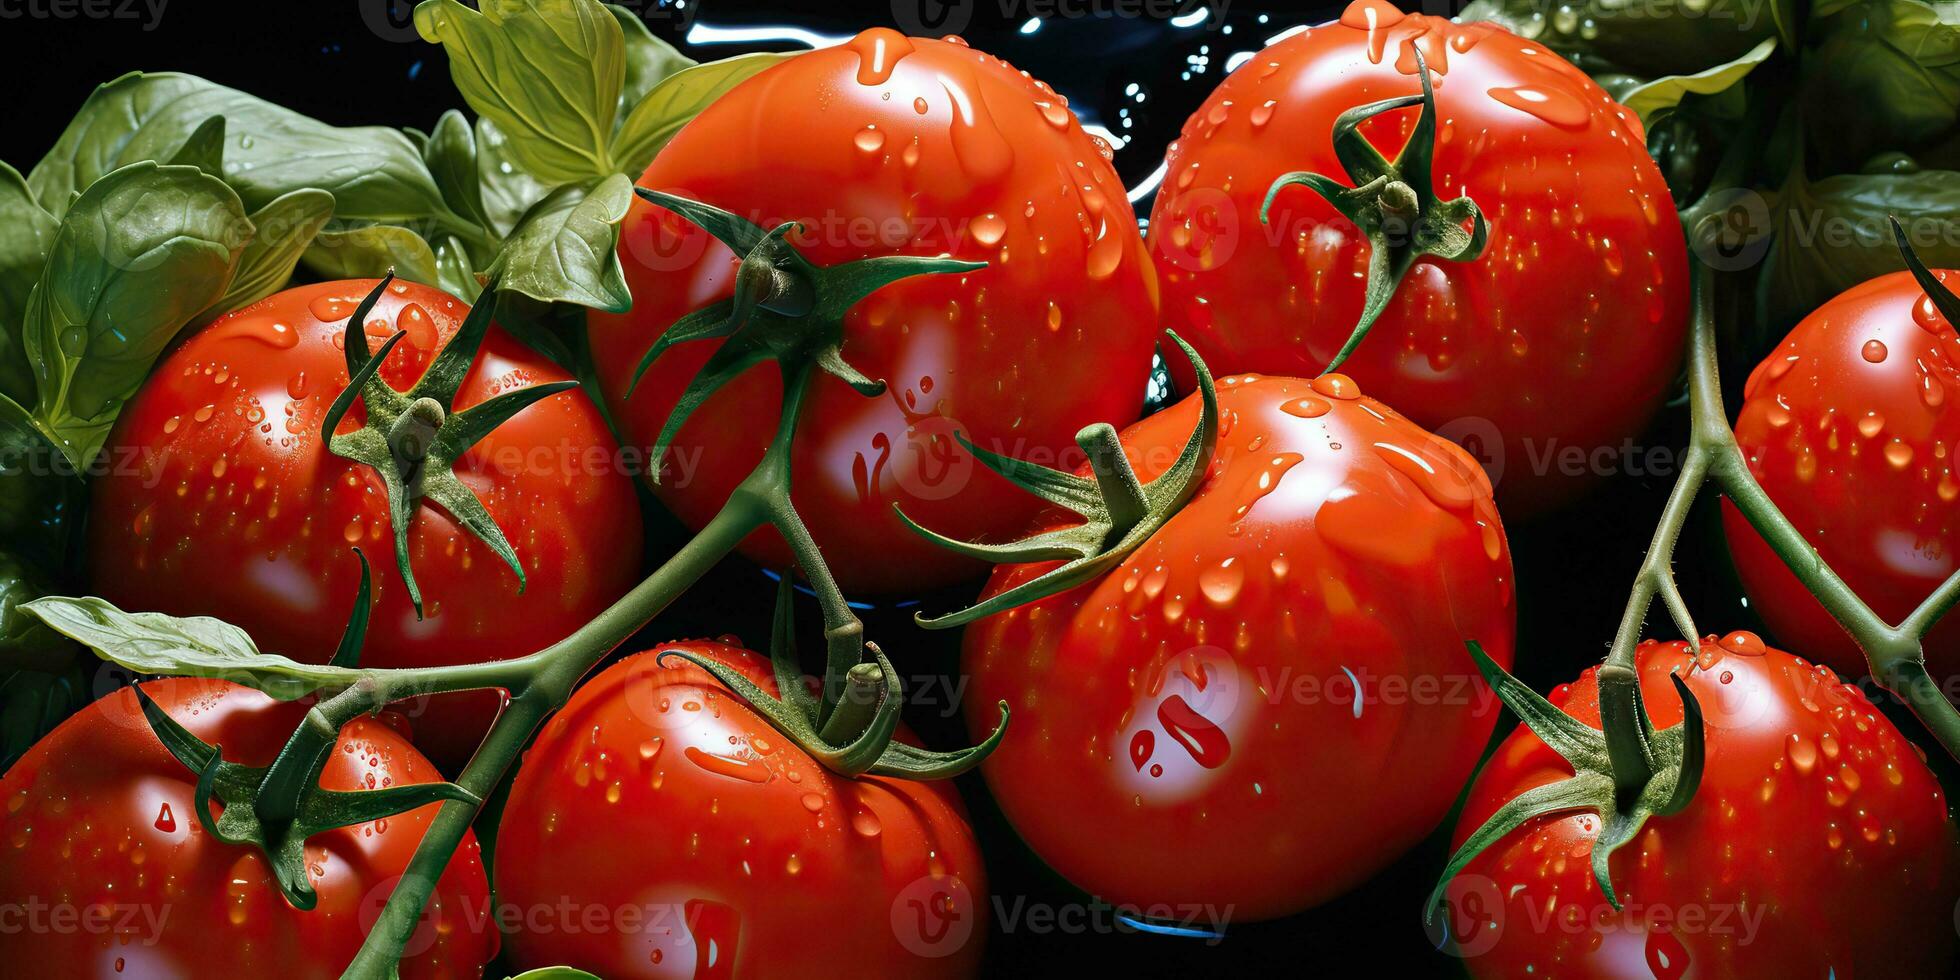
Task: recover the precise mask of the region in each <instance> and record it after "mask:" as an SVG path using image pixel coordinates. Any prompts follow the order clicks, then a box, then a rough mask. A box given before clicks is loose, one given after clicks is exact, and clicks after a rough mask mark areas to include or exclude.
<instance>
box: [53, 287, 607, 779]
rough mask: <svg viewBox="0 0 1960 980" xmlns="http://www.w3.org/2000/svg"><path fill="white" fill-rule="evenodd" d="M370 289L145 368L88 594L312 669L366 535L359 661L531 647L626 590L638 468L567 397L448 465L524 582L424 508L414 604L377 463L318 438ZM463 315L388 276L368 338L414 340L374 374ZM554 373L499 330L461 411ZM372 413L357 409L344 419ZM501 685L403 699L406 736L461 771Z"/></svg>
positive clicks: (413, 368)
mask: <svg viewBox="0 0 1960 980" xmlns="http://www.w3.org/2000/svg"><path fill="white" fill-rule="evenodd" d="M375 285H376V283H375V281H374V280H348V281H342V282H329V283H318V284H314V285H310V286H300V287H296V288H293V289H289V290H287V291H285V292H282V293H279V294H276V295H274V296H271V297H268V298H267V299H265V300H263V301H261V302H259V303H256V304H254V305H252V306H250V307H247V308H245V309H243V310H239V311H237V312H235V313H232V314H230V315H228V316H225V317H223V318H220V319H219V320H217V321H215V322H213V323H212V324H211V325H210V326H208V327H206V328H204V329H203V330H201V331H199V332H197V333H196V334H194V335H192V336H190V337H189V338H188V339H187V340H185V341H183V342H182V343H181V344H180V345H179V346H178V347H177V348H176V349H175V350H174V351H173V352H172V353H171V354H170V355H169V356H168V357H166V358H165V359H164V360H163V361H162V362H161V363H160V364H159V365H158V366H157V368H156V370H155V372H154V373H153V375H152V377H151V378H150V380H149V382H148V383H147V384H145V385H144V386H143V388H142V390H141V391H139V392H138V393H137V395H136V396H135V397H134V398H132V399H131V400H130V401H129V404H128V405H126V406H125V407H124V409H123V411H122V415H121V416H120V418H119V419H118V420H117V423H116V427H115V430H114V432H113V434H112V435H111V436H110V440H109V444H110V445H112V446H117V447H121V448H120V449H119V452H120V454H121V457H122V459H123V460H124V461H125V462H126V463H127V465H126V466H123V467H118V468H117V469H115V470H114V471H113V472H111V473H110V474H109V475H108V476H106V477H103V478H101V479H98V480H97V481H96V482H95V486H94V498H93V501H92V504H91V511H90V515H89V561H90V566H89V567H90V573H91V575H92V578H93V585H94V588H95V590H96V591H97V593H98V594H100V595H102V596H103V597H105V598H107V599H109V600H110V601H112V602H114V603H116V604H117V605H118V606H120V607H122V608H124V609H128V610H132V611H136V610H143V611H155V612H164V613H169V614H171V615H176V616H216V617H218V618H220V619H223V620H225V621H227V622H230V623H232V624H234V625H236V626H239V627H241V628H243V629H244V630H246V631H247V632H248V633H250V634H251V636H252V638H253V640H254V641H255V642H256V643H257V644H258V645H259V647H260V648H261V649H263V650H267V651H271V652H276V653H281V654H284V655H286V656H290V657H294V658H296V659H300V660H306V661H312V662H316V663H317V662H321V661H324V660H326V659H327V658H328V657H329V656H331V655H332V653H333V651H334V648H335V646H336V645H337V644H338V642H339V640H340V635H341V632H342V631H343V629H344V628H345V626H346V622H347V615H348V610H349V609H350V608H351V606H352V603H353V601H354V594H355V590H356V588H357V586H358V583H359V581H360V564H359V562H358V561H356V560H355V558H354V556H353V555H352V554H351V549H353V548H356V547H359V548H361V549H363V550H364V552H365V554H366V555H367V556H368V558H369V560H370V561H371V562H372V563H373V565H374V607H373V620H372V622H371V624H370V625H369V628H368V633H367V643H366V646H365V647H364V648H363V650H362V654H361V663H362V665H363V666H369V667H409V666H428V665H434V664H449V663H466V662H472V661H477V660H485V659H495V658H498V657H512V656H519V655H522V654H526V653H530V652H532V651H534V650H537V649H540V648H542V647H544V646H546V645H548V644H550V643H552V642H555V641H556V640H558V639H560V638H562V637H564V636H565V635H566V634H567V633H570V632H571V631H572V630H573V629H576V628H577V627H578V626H580V625H582V624H583V623H585V622H586V621H587V620H589V619H591V618H592V617H593V616H594V615H596V614H597V613H598V612H599V611H600V610H601V609H604V608H605V607H606V605H607V604H609V603H610V602H611V601H612V600H613V599H614V598H616V597H617V596H618V595H619V594H620V593H622V592H624V591H625V590H626V589H627V588H628V587H629V586H630V585H631V584H632V583H633V581H634V579H635V577H636V575H637V574H638V570H639V559H640V515H639V510H638V505H637V502H636V501H635V499H634V494H633V487H632V484H631V482H630V478H629V477H627V476H626V475H625V474H624V473H623V472H622V471H621V470H620V468H619V467H618V466H617V465H616V464H617V462H618V460H619V459H620V457H619V456H618V455H617V454H616V453H614V452H613V450H614V448H615V447H614V444H613V442H612V438H611V436H610V435H609V434H608V433H607V431H606V427H605V423H604V422H603V420H602V419H601V418H600V416H599V412H598V409H597V407H596V406H594V405H593V404H592V403H591V402H590V401H589V400H587V399H585V397H584V396H583V395H581V394H579V393H577V392H566V393H561V394H558V395H554V396H552V397H550V398H547V399H545V400H544V401H542V402H539V403H538V404H535V405H532V406H530V407H529V408H527V409H525V410H524V411H521V412H519V413H518V414H517V415H516V416H514V417H513V418H511V419H510V420H508V421H506V422H505V423H504V424H503V425H502V426H500V427H498V428H497V429H496V430H495V431H493V432H492V433H491V434H490V435H489V436H488V437H486V438H484V439H483V440H482V441H481V442H479V443H477V444H476V445H475V446H474V447H473V448H472V449H470V450H469V451H468V452H467V453H465V454H464V456H463V457H462V459H461V461H460V462H459V463H458V464H457V467H456V475H457V476H458V477H459V478H460V479H461V480H462V481H463V482H464V483H465V484H466V485H468V486H469V488H470V489H471V490H473V491H474V492H475V493H476V494H477V496H478V498H479V499H481V500H482V501H483V504H484V506H485V508H487V509H488V511H489V513H490V515H491V517H492V518H494V519H495V520H496V522H497V524H498V525H499V526H500V527H502V528H503V531H504V534H505V535H506V537H507V538H508V539H509V540H510V543H511V546H512V547H513V548H515V549H516V552H517V556H518V559H519V560H520V561H521V562H522V563H523V566H524V569H525V572H526V575H527V577H528V586H527V588H526V589H525V591H524V593H523V594H522V595H519V594H518V584H517V578H516V576H515V575H514V574H513V573H512V572H511V570H510V569H509V567H507V566H506V565H505V564H504V563H503V562H502V561H500V560H499V559H498V558H497V556H496V555H495V553H493V552H492V551H491V550H490V549H489V547H488V546H486V545H484V544H483V543H482V542H481V541H478V540H477V539H476V538H475V537H473V536H472V535H471V534H470V533H469V532H468V531H467V530H465V529H464V528H463V527H462V526H461V525H460V524H458V523H457V522H456V521H455V520H454V519H452V517H451V515H450V514H449V513H448V512H446V511H444V510H443V509H442V508H440V507H438V506H437V505H435V504H434V503H431V502H428V501H426V500H425V501H423V502H422V503H421V505H420V506H418V507H417V508H416V509H415V511H414V523H413V526H411V527H410V528H409V531H408V551H409V557H410V561H411V562H412V567H413V568H414V570H415V577H416V580H417V582H418V583H420V585H421V588H422V590H423V595H424V597H425V607H424V614H425V615H424V616H423V618H420V619H418V618H417V617H416V611H415V608H414V605H413V604H412V603H411V602H410V600H409V597H408V594H407V590H406V589H405V588H403V587H402V585H401V579H400V576H399V573H398V572H397V571H396V570H395V563H394V560H393V554H394V552H393V548H394V525H393V524H392V522H391V521H390V519H389V512H388V497H387V494H386V492H385V490H384V487H383V483H382V478H381V476H380V474H379V473H377V472H375V471H374V470H373V469H372V468H371V467H368V466H366V465H363V464H361V463H356V462H354V461H352V460H348V459H343V458H342V457H340V456H337V455H334V454H333V453H332V452H330V451H329V450H328V449H327V447H326V446H325V445H324V444H323V442H322V440H321V438H320V425H321V422H322V421H323V419H324V418H325V417H326V413H327V409H328V407H329V406H330V405H331V404H332V403H333V400H334V398H335V397H336V396H337V395H339V394H340V391H341V389H342V388H344V387H346V385H347V364H346V355H345V353H344V347H343V346H342V345H343V343H344V335H343V334H344V331H345V328H346V323H347V319H348V318H349V317H350V316H352V315H353V313H354V309H355V306H356V305H357V304H358V303H359V302H360V300H361V299H362V297H364V296H366V295H367V294H368V292H369V291H370V290H372V289H373V288H374V286H375ZM467 313H468V307H467V306H465V305H464V304H463V303H462V302H461V301H459V300H457V299H455V298H453V297H451V296H449V295H448V294H446V293H443V292H441V291H439V290H436V289H434V288H432V287H428V286H422V285H418V284H415V283H409V282H401V281H397V282H395V283H394V284H392V285H391V286H390V287H389V288H388V289H387V290H386V291H385V292H384V293H383V295H382V298H381V300H380V302H379V303H378V304H377V305H376V306H375V308H374V310H373V311H372V312H371V314H370V316H369V320H368V322H367V324H366V325H365V328H366V330H367V336H368V339H369V349H370V350H378V349H379V348H380V346H381V344H382V343H383V342H385V341H386V340H387V338H388V337H390V336H392V335H394V333H395V332H396V331H398V330H399V331H403V332H405V333H406V334H407V337H406V338H405V339H404V340H403V341H402V342H401V343H399V344H397V345H396V347H395V349H394V351H393V352H392V353H391V354H390V355H389V357H388V359H387V360H386V361H384V362H383V363H382V367H381V370H380V376H381V377H382V379H383V380H385V381H387V382H388V383H389V384H390V385H392V386H393V387H395V388H396V389H397V390H404V389H406V388H407V387H408V386H409V385H410V384H411V383H412V382H413V381H415V380H416V379H417V378H419V377H421V375H422V373H423V372H424V371H425V370H426V369H427V368H428V366H429V363H430V361H431V360H432V359H433V358H434V356H435V354H436V352H437V351H438V350H440V349H441V347H442V345H443V343H444V342H445V341H447V340H448V339H449V338H450V337H451V336H453V335H454V334H455V332H456V330H457V328H458V327H459V326H460V325H461V322H462V318H463V316H464V315H465V314H467ZM560 380H566V375H565V374H564V372H563V371H561V370H560V369H558V368H557V367H555V366H554V365H552V364H551V362H550V361H548V360H546V359H544V358H543V357H542V356H540V355H538V354H535V353H533V352H531V351H530V350H528V349H526V348H525V347H523V346H521V345H519V344H518V343H517V342H516V341H515V340H513V339H511V337H510V336H509V335H507V334H505V333H504V332H503V331H502V330H500V329H498V328H497V327H495V326H492V327H491V328H490V331H489V334H488V335H487V336H486V337H485V338H484V341H483V345H482V347H481V348H480V350H479V351H478V354H477V359H476V361H475V363H474V365H473V366H472V367H471V369H470V372H469V374H468V376H467V377H465V379H464V381H463V385H462V388H461V390H460V391H459V393H458V396H457V401H456V404H455V406H454V407H456V408H458V409H465V408H469V407H470V406H472V405H475V404H477V403H480V402H482V401H485V400H487V399H489V398H491V397H494V396H495V395H497V394H499V393H501V392H504V391H508V390H512V389H514V388H519V387H525V386H529V385H535V384H542V383H546V382H551V381H560ZM365 417H366V413H365V411H364V409H363V408H362V407H361V405H360V404H359V403H358V402H357V403H356V404H355V406H354V407H353V408H352V409H351V410H350V411H349V412H348V413H347V417H346V418H345V419H343V420H342V421H341V424H340V428H339V430H338V431H340V432H348V431H352V430H353V429H354V428H356V427H358V425H359V424H360V422H361V421H362V420H363V419H365ZM595 450H596V451H598V456H597V457H594V456H592V455H589V454H590V453H592V452H593V451H595ZM595 459H596V460H597V461H596V462H595ZM494 697H495V696H494V695H490V694H482V693H469V694H462V695H445V696H443V697H441V698H437V699H435V700H434V701H433V702H431V703H430V704H428V705H425V706H415V708H419V709H420V710H421V714H422V716H421V717H420V718H418V719H417V730H418V732H417V738H418V744H423V745H424V746H425V747H426V748H428V749H429V751H430V752H431V753H432V754H433V755H435V756H436V757H437V758H438V760H440V761H443V762H444V763H445V764H448V763H457V764H460V763H461V762H462V761H464V760H465V759H467V758H468V753H469V750H470V748H471V747H473V746H474V745H475V744H476V741H477V739H478V738H479V737H480V736H481V734H482V732H483V729H484V727H485V726H487V724H488V722H489V718H490V711H491V710H492V709H493V708H494V703H493V699H494ZM411 713H413V711H411Z"/></svg>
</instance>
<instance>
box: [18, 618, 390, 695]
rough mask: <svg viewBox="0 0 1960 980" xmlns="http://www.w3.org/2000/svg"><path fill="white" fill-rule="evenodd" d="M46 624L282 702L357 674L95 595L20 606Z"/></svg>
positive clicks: (159, 668) (236, 633) (131, 665)
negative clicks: (129, 608) (304, 661)
mask: <svg viewBox="0 0 1960 980" xmlns="http://www.w3.org/2000/svg"><path fill="white" fill-rule="evenodd" d="M22 608H23V609H25V610H26V611H27V612H29V613H32V614H33V615H35V616H37V617H39V618H40V620H41V621H42V622H44V623H46V624H47V625H48V626H49V627H51V628H53V629H54V630H55V631H57V632H59V633H61V634H62V635H64V636H67V637H69V638H70V639H72V640H74V641H75V642H77V643H80V644H81V645H83V646H85V647H88V648H89V649H91V650H94V651H95V652H96V653H97V654H98V655H100V656H101V657H102V659H104V660H108V661H111V662H113V663H116V664H119V665H121V666H122V667H124V668H127V669H128V670H131V671H134V672H136V673H139V674H176V675H182V676H188V677H216V678H223V679H227V680H236V681H239V682H240V683H243V684H245V685H247V686H249V687H254V688H257V689H259V690H261V691H264V692H265V693H267V694H270V695H272V696H273V697H276V698H279V699H281V700H292V699H293V698H297V697H301V696H303V695H306V694H310V693H312V692H314V691H317V690H319V689H321V688H323V687H345V686H347V685H348V684H351V683H353V682H354V680H355V679H356V678H357V677H358V676H359V673H360V672H359V671H357V670H352V669H348V668H344V667H332V666H319V665H314V664H302V663H298V662H296V661H293V660H290V659H288V658H286V657H282V656H279V655H277V654H270V653H260V652H259V648H258V646H257V645H256V644H254V643H253V642H252V638H251V637H249V636H247V635H245V631H244V630H241V629H239V628H238V627H236V626H233V625H231V624H230V623H227V622H225V621H224V620H221V619H212V618H211V617H209V616H188V617H179V616H166V615H164V614H162V613H151V612H137V613H131V612H124V611H122V610H121V609H118V608H116V606H115V605H114V604H113V603H111V602H109V600H107V599H98V598H95V597H93V596H85V597H81V598H71V597H66V596H49V597H46V598H41V599H35V600H34V601H32V602H28V603H26V604H24V605H23V607H22Z"/></svg>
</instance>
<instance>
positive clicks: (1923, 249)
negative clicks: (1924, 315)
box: [1760, 170, 1960, 336]
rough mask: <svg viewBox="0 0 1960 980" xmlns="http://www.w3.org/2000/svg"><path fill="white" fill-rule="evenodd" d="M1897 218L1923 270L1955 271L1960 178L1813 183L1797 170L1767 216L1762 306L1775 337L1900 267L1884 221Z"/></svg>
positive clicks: (1930, 175) (1889, 176) (1937, 175)
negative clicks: (1923, 264) (1832, 301)
mask: <svg viewBox="0 0 1960 980" xmlns="http://www.w3.org/2000/svg"><path fill="white" fill-rule="evenodd" d="M1893 215H1896V216H1898V218H1899V220H1900V222H1901V223H1902V224H1903V225H1904V226H1905V230H1906V235H1907V238H1908V240H1909V241H1910V242H1911V243H1912V246H1913V248H1914V249H1916V250H1917V251H1918V252H1919V255H1920V257H1921V258H1923V259H1924V260H1925V261H1926V263H1927V264H1928V265H1931V266H1933V267H1935V268H1948V269H1950V268H1954V267H1956V266H1960V241H1956V239H1955V238H1954V236H1953V234H1952V229H1953V228H1955V227H1956V226H1960V173H1956V172H1954V171H1951V170H1928V171H1919V172H1913V173H1882V174H1838V175H1835V176H1832V177H1826V178H1824V179H1822V180H1818V181H1815V182H1812V181H1810V180H1808V179H1806V178H1805V177H1804V175H1803V174H1802V173H1801V172H1799V173H1797V174H1796V175H1794V176H1793V177H1792V178H1791V179H1790V180H1789V181H1788V182H1786V183H1785V185H1784V187H1783V189H1782V191H1781V192H1780V193H1779V194H1778V195H1777V199H1776V205H1775V207H1774V208H1773V209H1772V210H1771V212H1770V221H1771V232H1772V235H1773V237H1772V239H1771V242H1772V244H1771V246H1770V250H1769V252H1768V254H1767V256H1766V257H1765V262H1764V267H1763V273H1762V275H1763V278H1762V288H1761V297H1760V303H1761V308H1762V316H1763V318H1764V320H1765V322H1766V323H1768V324H1769V325H1770V326H1771V327H1772V330H1773V333H1774V334H1775V335H1776V336H1780V335H1781V332H1782V329H1781V328H1787V327H1789V326H1791V325H1793V324H1795V323H1796V321H1797V320H1799V319H1801V318H1802V317H1803V316H1804V314H1806V313H1809V312H1810V311H1811V310H1814V309H1816V308H1817V307H1818V306H1820V305H1822V304H1823V303H1824V301H1825V300H1828V299H1830V298H1831V297H1833V296H1836V295H1837V294H1838V293H1841V292H1843V291H1844V290H1846V289H1849V288H1851V287H1852V286H1855V285H1857V284H1858V283H1861V282H1864V281H1865V280H1867V279H1870V278H1873V277H1874V276H1881V275H1884V274H1886V273H1889V272H1898V271H1901V270H1903V269H1904V268H1905V267H1906V266H1905V261H1904V259H1902V258H1901V257H1900V255H1899V249H1898V247H1897V245H1895V244H1894V243H1893V240H1892V233H1891V228H1890V225H1889V224H1888V218H1890V217H1891V216H1893Z"/></svg>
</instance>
